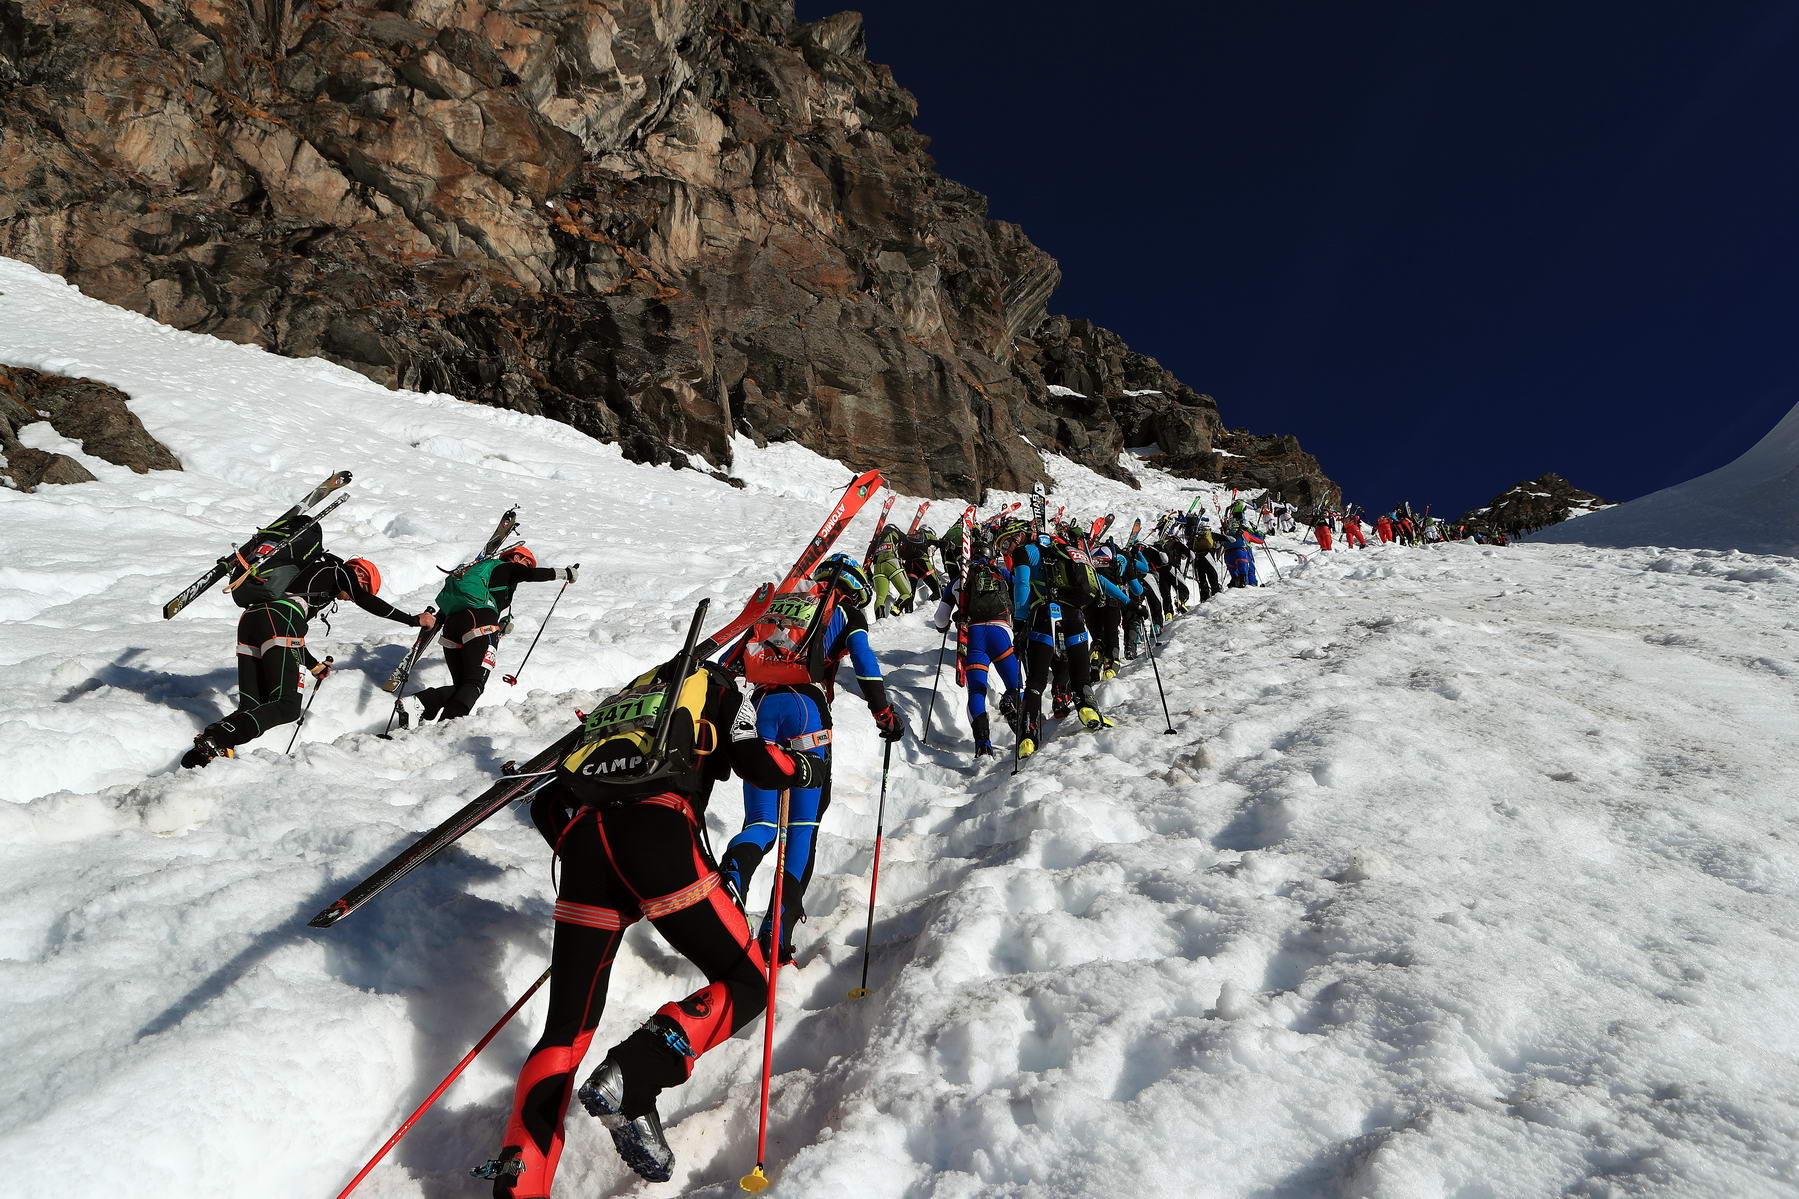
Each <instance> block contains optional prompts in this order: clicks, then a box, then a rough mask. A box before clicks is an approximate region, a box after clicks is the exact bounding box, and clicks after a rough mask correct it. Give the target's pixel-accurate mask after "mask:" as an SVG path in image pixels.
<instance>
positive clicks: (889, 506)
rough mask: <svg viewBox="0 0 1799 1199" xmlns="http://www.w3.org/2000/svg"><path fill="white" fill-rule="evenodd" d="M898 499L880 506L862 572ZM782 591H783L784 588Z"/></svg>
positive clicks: (893, 497) (890, 498)
mask: <svg viewBox="0 0 1799 1199" xmlns="http://www.w3.org/2000/svg"><path fill="white" fill-rule="evenodd" d="M870 473H871V474H872V473H874V472H872V471H871V472H870ZM877 477H878V476H877ZM898 498H899V497H898V496H897V495H890V496H888V497H887V502H886V503H884V504H882V505H881V515H880V518H879V519H878V520H876V521H875V531H874V536H872V537H870V538H869V539H868V552H867V553H865V554H863V555H862V569H863V570H868V569H870V568H871V567H872V566H873V565H874V560H875V545H876V544H877V543H878V542H879V541H880V540H881V533H882V532H883V531H884V530H885V529H886V528H887V514H888V513H889V512H891V511H893V501H894V500H897V499H898ZM782 590H785V588H783V589H782Z"/></svg>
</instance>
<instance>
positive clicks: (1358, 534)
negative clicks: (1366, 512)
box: [1343, 512, 1368, 550]
mask: <svg viewBox="0 0 1799 1199" xmlns="http://www.w3.org/2000/svg"><path fill="white" fill-rule="evenodd" d="M1343 544H1344V545H1353V546H1354V547H1355V548H1357V549H1359V550H1365V549H1367V548H1368V538H1367V537H1366V536H1364V535H1363V533H1362V518H1361V517H1359V516H1357V515H1356V514H1355V513H1353V512H1345V513H1344V514H1343Z"/></svg>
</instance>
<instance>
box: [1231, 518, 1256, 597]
mask: <svg viewBox="0 0 1799 1199" xmlns="http://www.w3.org/2000/svg"><path fill="white" fill-rule="evenodd" d="M1261 541H1262V539H1261V538H1260V537H1257V536H1256V535H1255V534H1254V533H1251V532H1250V531H1249V530H1248V529H1245V528H1244V527H1243V526H1242V525H1240V524H1228V525H1226V526H1224V568H1225V569H1226V570H1227V571H1229V572H1230V576H1231V581H1230V585H1231V586H1232V587H1257V586H1260V584H1259V583H1257V582H1256V551H1255V547H1256V545H1259V544H1261Z"/></svg>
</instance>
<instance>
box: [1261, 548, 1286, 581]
mask: <svg viewBox="0 0 1799 1199" xmlns="http://www.w3.org/2000/svg"><path fill="white" fill-rule="evenodd" d="M1262 552H1263V553H1264V554H1267V555H1268V565H1270V566H1272V567H1274V577H1275V578H1276V579H1278V580H1279V581H1280V582H1283V583H1285V582H1286V581H1287V578H1286V576H1285V575H1283V574H1281V564H1280V563H1279V562H1276V561H1275V560H1274V551H1273V550H1271V549H1269V548H1268V546H1267V544H1266V543H1264V544H1263V546H1262Z"/></svg>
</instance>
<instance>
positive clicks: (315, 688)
mask: <svg viewBox="0 0 1799 1199" xmlns="http://www.w3.org/2000/svg"><path fill="white" fill-rule="evenodd" d="M335 661H337V659H336V658H333V657H332V656H331V655H330V654H326V655H325V665H327V666H329V665H331V664H332V663H333V662H335ZM324 685H325V680H324V679H323V678H317V679H314V680H313V683H312V694H311V695H309V696H307V697H306V706H305V707H304V708H301V709H300V719H298V720H296V721H295V722H294V735H293V736H291V737H289V738H288V739H287V748H286V749H284V750H282V751H281V752H282V753H283V754H291V753H293V752H294V742H296V741H298V740H299V739H300V726H301V725H303V724H305V723H306V714H307V713H308V712H310V711H312V701H313V700H315V699H317V698H318V697H319V688H320V687H323V686H324Z"/></svg>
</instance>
